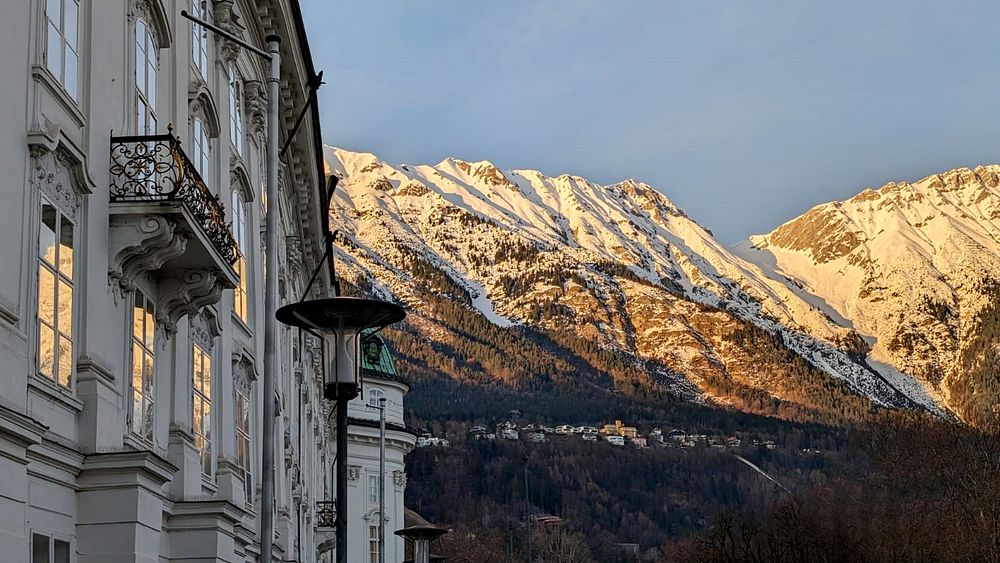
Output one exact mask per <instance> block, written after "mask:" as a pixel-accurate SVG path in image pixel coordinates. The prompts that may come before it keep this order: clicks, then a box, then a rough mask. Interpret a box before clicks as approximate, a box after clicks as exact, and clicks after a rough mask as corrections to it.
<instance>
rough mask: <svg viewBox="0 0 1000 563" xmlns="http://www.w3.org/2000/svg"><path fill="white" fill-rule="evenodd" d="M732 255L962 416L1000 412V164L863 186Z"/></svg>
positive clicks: (890, 372)
mask: <svg viewBox="0 0 1000 563" xmlns="http://www.w3.org/2000/svg"><path fill="white" fill-rule="evenodd" d="M737 252H738V253H739V254H741V255H742V256H743V257H745V258H747V259H748V260H750V261H752V262H754V263H756V264H758V265H759V266H760V267H761V268H762V269H763V270H764V271H765V272H766V273H767V274H768V276H769V277H770V278H771V279H772V280H775V281H786V282H787V283H789V285H790V286H792V287H796V288H798V289H799V290H800V291H801V295H802V296H803V298H804V299H806V300H808V301H809V302H810V303H813V304H816V305H817V306H819V307H821V308H822V309H823V310H824V311H826V312H827V314H828V315H829V316H830V317H831V318H833V319H836V320H837V321H838V324H840V325H841V326H844V327H851V328H853V329H854V330H856V331H857V332H858V333H859V334H860V335H861V336H862V338H864V340H865V341H866V342H867V343H868V344H869V345H870V347H871V351H870V353H869V355H868V357H869V363H870V364H871V365H873V366H880V371H882V372H884V373H885V374H886V376H887V377H889V378H898V377H899V373H900V372H902V373H906V374H909V375H911V376H914V377H916V378H917V379H918V380H919V381H920V383H921V385H922V386H923V388H924V389H925V390H926V392H927V394H928V395H930V396H932V397H934V399H935V400H936V401H938V402H939V403H940V404H943V405H947V406H948V407H949V408H951V409H953V410H954V411H956V412H957V413H958V414H959V415H960V416H961V417H962V418H964V419H965V420H967V421H969V422H973V423H976V424H985V423H988V422H989V421H990V420H991V419H993V418H994V417H995V416H996V412H995V411H994V408H995V404H996V403H997V400H996V399H997V398H998V396H1000V395H998V391H1000V380H998V378H997V373H998V372H997V367H998V365H1000V364H998V362H997V355H996V354H997V352H996V346H997V340H996V337H997V333H996V324H995V323H996V320H997V306H998V297H1000V166H994V165H991V166H980V167H977V168H975V169H969V168H959V169H955V170H951V171H949V172H945V173H943V174H935V175H933V176H928V177H927V178H924V179H922V180H920V181H918V182H914V183H908V182H899V183H897V182H892V183H889V184H886V185H885V186H882V187H881V188H879V189H877V190H872V189H869V190H865V191H864V192H862V193H860V194H858V195H857V196H855V197H853V198H851V199H849V200H847V201H842V202H833V203H827V204H824V205H820V206H817V207H814V208H813V209H811V210H809V211H808V212H807V213H805V214H804V215H802V216H800V217H798V218H797V219H794V220H792V221H789V222H788V223H786V224H784V225H782V226H780V227H778V228H777V229H775V230H774V231H772V232H770V233H768V234H766V235H760V236H754V237H751V238H750V239H749V241H746V242H745V243H742V244H741V245H739V247H738V248H737ZM822 330H827V328H826V327H822Z"/></svg>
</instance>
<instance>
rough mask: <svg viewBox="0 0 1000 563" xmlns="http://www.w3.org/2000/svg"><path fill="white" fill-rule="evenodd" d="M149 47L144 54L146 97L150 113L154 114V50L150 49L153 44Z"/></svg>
mask: <svg viewBox="0 0 1000 563" xmlns="http://www.w3.org/2000/svg"><path fill="white" fill-rule="evenodd" d="M149 48H150V49H151V50H150V52H149V53H147V54H146V98H148V99H149V109H150V113H152V114H153V115H156V51H153V50H152V49H153V45H150V46H149Z"/></svg>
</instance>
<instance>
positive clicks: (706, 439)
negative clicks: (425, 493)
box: [416, 410, 775, 450]
mask: <svg viewBox="0 0 1000 563" xmlns="http://www.w3.org/2000/svg"><path fill="white" fill-rule="evenodd" d="M518 418H520V411H517V410H513V411H511V413H510V417H509V418H508V419H507V420H504V421H501V422H499V423H497V424H496V425H494V426H487V425H485V424H476V425H473V426H472V427H471V428H469V431H468V437H469V438H471V439H473V440H512V441H517V440H521V441H525V442H529V443H536V444H538V443H544V442H549V441H552V440H560V439H573V438H575V439H578V440H582V441H584V442H595V443H596V442H607V443H608V444H610V445H612V446H632V447H635V448H648V447H651V446H656V447H677V448H694V447H698V446H704V447H711V448H718V449H726V448H738V447H740V446H741V445H742V444H743V439H741V438H739V437H737V436H724V435H710V434H692V433H688V432H687V431H686V430H684V429H682V428H672V429H670V430H664V429H663V428H659V427H654V428H649V429H648V430H645V431H640V430H639V428H638V427H637V426H630V425H626V424H624V423H623V422H622V421H621V420H615V421H614V422H613V423H603V424H601V425H599V426H590V425H581V426H577V425H572V424H559V425H555V426H552V425H547V424H537V423H533V422H528V423H524V424H519V423H518V422H517V419H518ZM752 444H753V446H755V447H763V448H766V449H769V450H770V449H774V448H775V443H774V441H773V440H757V439H754V440H753V441H752ZM431 446H437V447H449V446H451V439H449V438H448V437H447V436H435V435H433V433H432V432H431V431H430V430H423V431H421V432H420V435H419V436H418V437H417V443H416V447H418V448H426V447H431Z"/></svg>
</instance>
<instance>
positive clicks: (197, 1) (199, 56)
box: [190, 0, 211, 83]
mask: <svg viewBox="0 0 1000 563" xmlns="http://www.w3.org/2000/svg"><path fill="white" fill-rule="evenodd" d="M209 4H210V2H209V0H191V15H192V16H194V17H196V18H198V19H200V20H203V21H210V19H209V16H208V14H209V12H211V6H210V5H209ZM190 23H191V63H192V64H193V65H194V67H195V68H196V69H197V70H198V74H199V75H200V76H201V78H202V80H204V81H205V82H206V83H208V74H209V72H208V71H209V62H210V61H209V57H208V50H209V41H210V38H209V36H208V29H206V28H205V27H204V26H201V25H198V24H196V23H194V22H190Z"/></svg>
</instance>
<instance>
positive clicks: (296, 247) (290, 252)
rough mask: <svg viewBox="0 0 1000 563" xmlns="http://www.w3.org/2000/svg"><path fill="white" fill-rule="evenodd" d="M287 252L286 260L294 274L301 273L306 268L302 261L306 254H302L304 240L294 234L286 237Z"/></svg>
mask: <svg viewBox="0 0 1000 563" xmlns="http://www.w3.org/2000/svg"><path fill="white" fill-rule="evenodd" d="M285 253H286V259H285V261H286V263H287V264H288V269H289V270H291V272H292V275H293V276H298V275H300V274H301V273H302V272H303V270H304V268H303V263H302V262H303V260H305V256H304V255H303V254H302V241H301V240H300V239H299V237H297V236H294V235H291V236H287V237H285Z"/></svg>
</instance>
